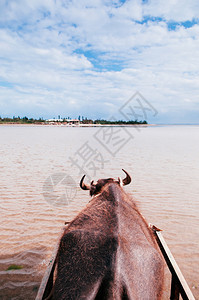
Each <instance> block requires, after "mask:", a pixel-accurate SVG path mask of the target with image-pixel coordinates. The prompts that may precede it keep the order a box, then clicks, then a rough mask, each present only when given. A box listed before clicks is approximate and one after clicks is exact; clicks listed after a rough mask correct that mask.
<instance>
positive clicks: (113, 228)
mask: <svg viewBox="0 0 199 300" xmlns="http://www.w3.org/2000/svg"><path fill="white" fill-rule="evenodd" d="M123 171H124V172H125V173H126V178H125V179H123V180H120V179H119V178H118V180H114V179H113V178H108V179H100V180H98V181H97V183H96V184H94V182H93V181H92V182H91V184H90V185H89V186H88V185H86V184H85V183H84V178H85V175H84V176H83V178H82V179H81V182H80V186H81V188H82V189H84V190H90V195H91V196H93V197H92V198H91V201H90V202H89V203H88V204H87V206H86V208H84V209H83V210H82V211H81V212H80V213H79V214H78V215H77V217H76V218H75V219H74V220H73V221H72V222H71V223H70V224H69V226H68V227H67V228H66V229H65V232H64V234H63V236H62V238H61V242H60V247H59V251H58V257H57V276H56V280H55V284H54V289H53V299H56V300H63V299H64V300H65V299H71V300H72V299H86V300H87V299H88V300H93V299H95V300H98V299H100V300H101V299H116V300H119V299H135V300H156V299H160V298H161V295H162V286H163V259H162V256H161V254H160V252H159V250H158V246H157V244H156V241H155V238H154V236H153V233H152V231H151V229H150V228H149V227H148V225H147V223H146V221H145V220H144V218H143V217H142V215H141V214H140V212H139V211H138V208H137V207H136V204H135V203H134V201H133V200H132V199H131V197H130V196H128V195H127V194H126V193H125V192H124V190H123V188H122V187H121V185H126V184H129V183H130V182H131V178H130V176H129V175H128V173H127V172H126V171H125V170H123Z"/></svg>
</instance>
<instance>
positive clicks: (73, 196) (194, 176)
mask: <svg viewBox="0 0 199 300" xmlns="http://www.w3.org/2000/svg"><path fill="white" fill-rule="evenodd" d="M115 129H116V128H115ZM115 129H114V130H115ZM99 130H101V129H98V128H79V127H71V128H68V127H64V126H57V127H56V126H16V125H15V126H0V138H1V146H0V171H1V172H0V198H1V202H0V208H1V233H0V235H1V236H0V238H1V250H0V251H1V253H0V297H2V299H27V297H29V299H34V298H35V295H36V292H37V288H38V286H39V282H40V280H41V278H42V275H43V273H44V271H45V268H46V265H47V262H48V259H49V257H50V255H51V253H52V251H53V248H54V246H55V244H56V240H57V237H58V235H59V232H60V230H61V227H62V226H63V225H64V222H65V221H70V220H72V218H73V217H74V216H75V215H76V214H77V213H78V212H79V211H80V210H81V209H82V208H83V207H84V206H85V205H86V203H87V202H88V201H89V195H88V193H87V192H86V191H82V190H80V189H79V187H78V184H79V180H80V178H81V176H82V175H83V172H84V170H85V171H86V173H87V178H89V177H91V178H93V179H94V180H97V179H98V178H106V177H115V178H117V177H118V176H120V177H122V176H123V174H122V171H121V169H122V168H124V169H126V170H127V171H128V172H129V173H130V174H131V175H132V183H131V185H129V186H126V187H125V190H126V191H127V192H128V193H130V194H131V195H132V196H133V197H134V199H135V200H136V202H137V204H138V206H139V208H140V210H141V212H142V214H143V215H144V216H145V218H146V219H147V221H148V222H150V223H152V224H155V225H156V226H157V227H159V228H161V229H162V230H163V235H164V237H165V239H166V241H167V243H168V245H169V247H170V249H171V251H172V253H173V255H174V256H175V258H176V261H177V262H178V264H179V266H180V268H181V270H182V272H183V275H184V276H185V278H186V280H187V282H188V284H189V286H190V288H191V290H192V292H193V294H194V295H195V297H196V298H198V299H199V270H198V265H199V243H198V237H199V184H198V179H199V126H154V127H144V128H141V129H140V130H138V129H136V128H134V127H126V128H125V129H124V128H122V129H121V130H120V129H119V131H118V132H117V133H116V132H115V133H114V132H112V134H111V133H110V131H109V130H108V129H107V131H99ZM102 130H103V129H102ZM113 137H115V140H114V139H113ZM72 162H73V163H72ZM80 167H81V168H82V169H80ZM56 178H57V182H56ZM61 178H62V179H63V181H62V180H61ZM52 183H54V184H56V183H57V184H56V185H55V186H54V187H53V189H51V188H52ZM67 185H68V188H67V191H66V186H67ZM46 191H47V192H46ZM64 195H65V196H64ZM54 196H55V198H56V197H57V198H56V200H54V199H53V197H54ZM67 201H69V203H68V202H67ZM63 204H65V205H64V206H63ZM11 264H18V265H22V266H23V268H22V269H21V270H12V271H6V269H7V267H8V266H9V265H11Z"/></svg>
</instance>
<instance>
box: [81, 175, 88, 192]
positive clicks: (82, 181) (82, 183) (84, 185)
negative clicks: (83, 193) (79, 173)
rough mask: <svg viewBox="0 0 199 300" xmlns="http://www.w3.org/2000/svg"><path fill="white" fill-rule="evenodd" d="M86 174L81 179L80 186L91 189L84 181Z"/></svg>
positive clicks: (83, 188)
mask: <svg viewBox="0 0 199 300" xmlns="http://www.w3.org/2000/svg"><path fill="white" fill-rule="evenodd" d="M85 176H86V175H84V176H83V177H82V179H81V181H80V187H81V188H82V190H90V187H89V185H87V184H85V183H84V178H85Z"/></svg>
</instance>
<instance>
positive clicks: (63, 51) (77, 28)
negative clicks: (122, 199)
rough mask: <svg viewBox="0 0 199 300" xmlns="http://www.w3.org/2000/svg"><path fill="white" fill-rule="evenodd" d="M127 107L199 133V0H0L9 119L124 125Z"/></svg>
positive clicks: (3, 109)
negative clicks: (194, 127) (63, 119)
mask: <svg viewBox="0 0 199 300" xmlns="http://www.w3.org/2000/svg"><path fill="white" fill-rule="evenodd" d="M137 96H138V98H139V99H138V100H137V98H136V97H137ZM129 101H130V102H129ZM141 102H142V104H144V105H145V107H148V110H147V109H146V110H145V111H144V112H145V113H143V111H141V109H140V108H139V107H138V106H139V105H138V104H140V103H141ZM129 103H130V104H129ZM128 104H129V105H128ZM125 105H126V108H128V107H129V108H130V107H131V110H132V107H133V108H134V109H133V111H134V112H135V110H136V109H137V112H136V113H135V114H134V116H135V117H136V116H137V119H144V118H145V119H146V120H147V121H148V122H149V123H159V124H161V123H169V124H170V123H195V124H199V1H198V0H189V1H187V0H181V1H179V0H167V1H165V0H148V1H147V0H145V1H144V0H143V1H141V0H140V1H138V0H126V1H125V0H123V1H122V0H113V1H110V0H93V1H90V0H42V1H41V0H31V1H30V0H0V116H1V117H13V116H21V117H23V116H27V117H29V118H30V117H33V118H39V117H43V118H44V119H46V118H53V117H55V118H57V116H58V115H60V116H61V117H68V116H69V117H71V118H77V117H78V116H79V115H80V116H84V117H87V118H92V119H97V118H101V119H103V118H105V119H111V118H115V119H125V115H124V114H122V108H123V107H124V106H125ZM142 106H143V105H142ZM136 107H137V108H136ZM138 109H139V110H140V113H138ZM126 116H127V115H126ZM132 118H133V115H132Z"/></svg>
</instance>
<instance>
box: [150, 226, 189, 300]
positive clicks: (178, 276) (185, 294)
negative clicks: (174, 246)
mask: <svg viewBox="0 0 199 300" xmlns="http://www.w3.org/2000/svg"><path fill="white" fill-rule="evenodd" d="M154 228H155V227H152V229H153V231H154V233H155V236H156V238H157V242H158V245H159V247H160V250H161V252H162V254H163V256H164V258H165V260H166V263H167V265H168V268H169V270H170V272H171V274H172V279H173V280H174V282H173V283H172V288H171V293H172V295H174V294H175V291H174V286H176V285H177V286H178V288H179V292H180V294H181V296H182V298H183V300H195V298H194V296H193V294H192V292H191V290H190V288H189V286H188V284H187V282H186V280H185V278H184V276H183V275H182V272H181V271H180V268H179V267H178V265H177V263H176V261H175V259H174V257H173V255H172V253H171V251H170V249H169V247H168V246H167V244H166V242H165V240H164V238H163V236H162V234H161V232H160V231H157V230H155V229H154ZM170 299H178V298H170Z"/></svg>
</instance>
